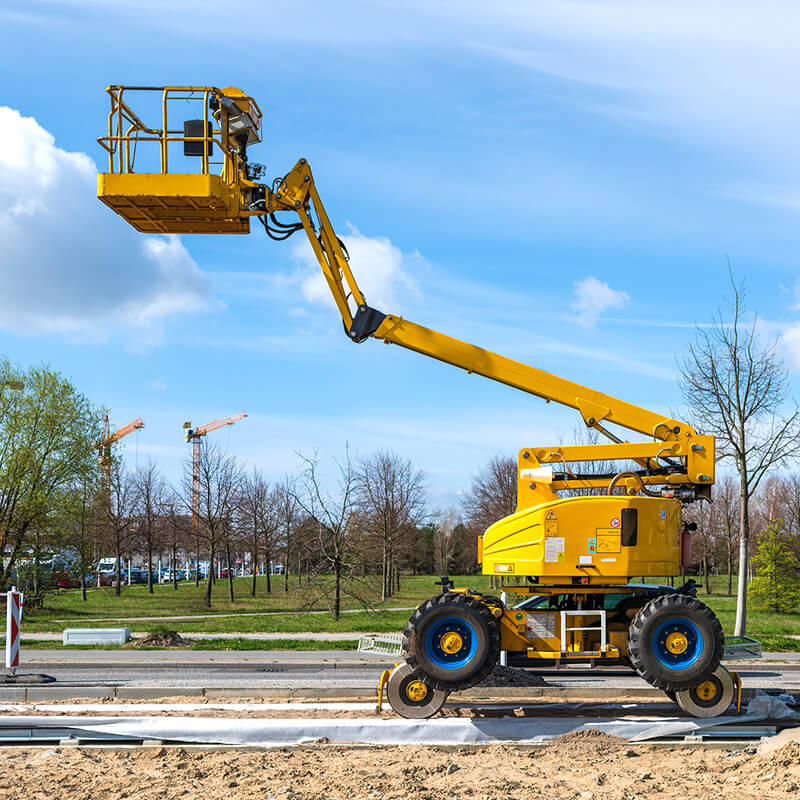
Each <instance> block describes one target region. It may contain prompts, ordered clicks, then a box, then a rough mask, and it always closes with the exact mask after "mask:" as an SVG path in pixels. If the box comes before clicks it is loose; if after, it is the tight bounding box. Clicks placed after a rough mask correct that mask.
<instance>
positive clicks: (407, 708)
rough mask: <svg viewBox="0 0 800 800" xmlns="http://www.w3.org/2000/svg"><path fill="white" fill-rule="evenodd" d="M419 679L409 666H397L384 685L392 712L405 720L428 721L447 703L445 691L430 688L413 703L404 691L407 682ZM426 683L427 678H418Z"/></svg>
mask: <svg viewBox="0 0 800 800" xmlns="http://www.w3.org/2000/svg"><path fill="white" fill-rule="evenodd" d="M415 678H419V676H418V675H417V674H416V671H415V670H414V669H413V667H411V665H410V664H405V663H403V664H398V665H397V666H396V667H395V668H394V669H393V670H392V674H391V675H389V680H388V681H387V683H386V698H387V700H388V701H389V705H390V706H391V707H392V710H393V711H394V712H395V713H396V714H399V715H400V716H401V717H405V718H406V719H429V718H430V717H432V716H434V715H435V714H438V713H439V712H440V711H441V710H442V706H443V705H444V704H445V702H446V701H447V691H445V690H442V689H434V688H433V687H432V686H431V687H430V692H429V693H428V695H427V696H426V697H425V698H424V699H423V700H421V701H416V702H415V701H413V700H411V699H410V698H409V697H408V695H407V694H406V693H405V691H404V689H405V686H406V684H407V683H408V682H409V680H413V679H415ZM420 680H422V681H423V682H424V683H428V680H427V678H420Z"/></svg>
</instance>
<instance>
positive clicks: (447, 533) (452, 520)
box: [433, 508, 458, 575]
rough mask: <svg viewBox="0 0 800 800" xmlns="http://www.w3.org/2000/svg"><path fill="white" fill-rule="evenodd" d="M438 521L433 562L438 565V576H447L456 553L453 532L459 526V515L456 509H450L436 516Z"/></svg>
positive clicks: (436, 523) (434, 538)
mask: <svg viewBox="0 0 800 800" xmlns="http://www.w3.org/2000/svg"><path fill="white" fill-rule="evenodd" d="M435 516H436V521H435V523H434V529H433V561H434V564H435V565H436V574H437V575H447V573H448V572H449V571H450V562H451V561H452V559H453V553H454V552H455V540H454V538H453V531H454V530H455V527H456V525H457V524H458V515H457V514H456V511H455V509H452V508H448V509H447V510H445V511H442V512H440V513H439V514H437V515H435Z"/></svg>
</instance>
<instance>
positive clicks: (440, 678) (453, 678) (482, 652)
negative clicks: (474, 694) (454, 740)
mask: <svg viewBox="0 0 800 800" xmlns="http://www.w3.org/2000/svg"><path fill="white" fill-rule="evenodd" d="M448 616H453V617H461V618H462V619H464V620H465V621H468V622H470V623H471V624H472V626H473V627H474V630H475V631H476V639H477V643H476V652H475V656H474V657H473V658H472V660H471V661H469V663H467V664H465V665H464V666H463V667H461V668H460V669H443V668H441V667H439V666H438V665H437V664H436V663H434V662H433V661H431V659H430V658H428V656H427V655H426V653H425V649H424V646H423V643H424V641H425V634H426V631H427V630H428V628H429V627H430V625H432V624H434V623H435V622H436V621H437V620H440V619H442V618H444V617H448ZM403 636H404V638H403V650H404V652H405V656H406V662H407V663H408V664H410V665H411V666H412V667H415V668H418V669H419V670H421V672H422V673H423V674H424V675H425V677H426V678H427V679H428V681H429V682H430V683H431V684H432V685H433V686H434V688H436V689H445V690H447V691H451V692H452V691H455V690H457V689H468V688H469V687H470V686H475V684H477V683H480V682H481V681H482V680H483V679H484V678H485V677H486V676H487V675H488V674H489V673H490V672H491V671H492V670H493V669H494V667H495V664H497V660H498V658H499V657H500V625H499V623H498V621H497V619H495V617H494V615H493V614H492V612H491V610H490V609H489V607H488V606H486V605H485V604H484V603H482V602H481V601H480V600H478V599H476V598H474V597H470V596H469V595H467V594H461V593H457V592H448V593H447V594H440V595H437V596H436V597H432V598H431V599H430V600H426V601H425V602H424V603H422V605H420V606H419V607H418V608H417V609H416V610H415V611H414V613H413V614H412V615H411V618H410V619H409V620H408V622H407V623H406V627H405V630H404V631H403Z"/></svg>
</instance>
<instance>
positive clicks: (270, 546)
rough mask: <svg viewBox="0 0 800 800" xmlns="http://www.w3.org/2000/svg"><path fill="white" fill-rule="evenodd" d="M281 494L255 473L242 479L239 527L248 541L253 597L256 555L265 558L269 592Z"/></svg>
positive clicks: (252, 594) (270, 589)
mask: <svg viewBox="0 0 800 800" xmlns="http://www.w3.org/2000/svg"><path fill="white" fill-rule="evenodd" d="M280 499H281V498H280V493H279V492H277V491H273V490H272V489H270V486H269V483H267V481H266V480H264V476H263V475H262V474H261V472H259V471H258V470H257V469H255V468H254V469H253V471H252V472H251V473H250V474H249V475H247V476H246V477H245V479H244V484H243V486H242V494H241V504H240V513H241V523H242V527H243V528H244V529H245V530H246V531H247V533H246V534H244V535H245V536H246V538H247V539H248V541H249V547H250V551H251V553H252V572H253V581H252V584H251V586H250V595H251V596H252V597H255V596H256V566H257V564H258V557H259V554H263V556H264V564H265V566H266V569H265V572H266V593H267V594H269V593H270V592H271V591H272V585H271V582H270V562H271V560H272V556H273V555H274V554H275V550H276V549H277V546H278V542H277V539H278V527H279V519H278V513H277V512H278V508H277V506H278V504H279V501H280Z"/></svg>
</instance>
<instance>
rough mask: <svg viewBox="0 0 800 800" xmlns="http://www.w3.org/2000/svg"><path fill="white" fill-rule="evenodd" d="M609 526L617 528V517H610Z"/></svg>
mask: <svg viewBox="0 0 800 800" xmlns="http://www.w3.org/2000/svg"><path fill="white" fill-rule="evenodd" d="M611 527H612V528H619V517H611Z"/></svg>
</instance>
